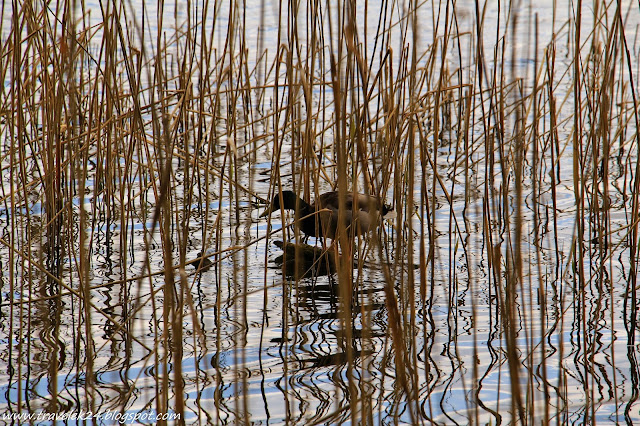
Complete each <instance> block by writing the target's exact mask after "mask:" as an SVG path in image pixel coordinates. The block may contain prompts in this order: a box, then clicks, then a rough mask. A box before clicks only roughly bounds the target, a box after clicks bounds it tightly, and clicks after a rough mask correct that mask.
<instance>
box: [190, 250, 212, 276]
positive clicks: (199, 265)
mask: <svg viewBox="0 0 640 426" xmlns="http://www.w3.org/2000/svg"><path fill="white" fill-rule="evenodd" d="M191 264H192V265H193V266H195V268H196V269H198V270H200V272H204V271H208V270H209V269H211V266H212V265H213V262H212V261H211V260H209V258H208V257H207V256H204V257H203V254H202V252H200V253H198V258H197V259H196V260H193V261H191Z"/></svg>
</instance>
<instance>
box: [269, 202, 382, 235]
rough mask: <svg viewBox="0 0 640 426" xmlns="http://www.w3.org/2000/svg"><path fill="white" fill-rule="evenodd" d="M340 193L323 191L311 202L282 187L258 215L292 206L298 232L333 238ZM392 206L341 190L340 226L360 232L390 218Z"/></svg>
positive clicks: (354, 232)
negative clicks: (343, 203) (344, 192)
mask: <svg viewBox="0 0 640 426" xmlns="http://www.w3.org/2000/svg"><path fill="white" fill-rule="evenodd" d="M339 200H340V196H339V195H338V192H337V191H332V192H325V193H324V194H322V195H320V196H319V197H318V198H317V199H316V201H315V202H314V203H313V204H309V203H307V202H306V201H304V200H302V199H301V198H300V197H298V196H297V195H296V194H295V193H294V192H293V191H282V198H280V197H279V195H278V194H276V196H275V197H274V198H273V200H271V203H270V204H269V207H267V209H266V210H265V211H264V212H263V213H262V214H261V215H260V217H263V216H267V215H269V214H270V213H272V212H275V211H278V210H280V207H282V208H283V209H284V210H293V211H294V212H295V217H296V221H297V222H298V226H299V228H300V230H301V231H302V232H304V233H305V234H306V235H308V236H310V237H325V238H331V239H335V236H336V232H337V230H338V206H339ZM392 213H393V209H392V208H391V207H388V206H385V205H384V204H383V203H382V201H381V200H380V199H379V198H378V197H374V196H372V195H364V194H357V193H356V194H354V193H352V192H349V193H347V194H345V211H344V223H343V225H344V227H345V229H347V230H348V232H349V234H350V235H362V234H365V233H367V232H369V231H370V230H372V229H373V228H375V227H376V226H378V224H379V223H380V218H381V217H382V218H390V217H393V216H392Z"/></svg>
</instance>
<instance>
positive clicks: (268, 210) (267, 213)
mask: <svg viewBox="0 0 640 426" xmlns="http://www.w3.org/2000/svg"><path fill="white" fill-rule="evenodd" d="M270 213H271V206H269V207H267V208H266V209H265V210H264V211H263V212H262V213H261V214H260V216H258V217H265V216H269V214H270Z"/></svg>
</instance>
